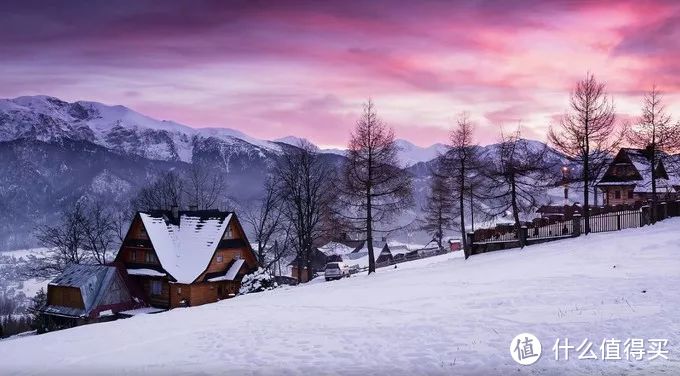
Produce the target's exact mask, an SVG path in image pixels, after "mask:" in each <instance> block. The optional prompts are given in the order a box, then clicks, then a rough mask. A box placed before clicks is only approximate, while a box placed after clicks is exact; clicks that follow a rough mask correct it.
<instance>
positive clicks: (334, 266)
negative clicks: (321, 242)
mask: <svg viewBox="0 0 680 376" xmlns="http://www.w3.org/2000/svg"><path fill="white" fill-rule="evenodd" d="M349 275H350V271H349V266H347V264H345V263H344V262H329V263H328V264H326V271H325V272H324V277H326V281H330V280H333V279H340V278H345V277H349Z"/></svg>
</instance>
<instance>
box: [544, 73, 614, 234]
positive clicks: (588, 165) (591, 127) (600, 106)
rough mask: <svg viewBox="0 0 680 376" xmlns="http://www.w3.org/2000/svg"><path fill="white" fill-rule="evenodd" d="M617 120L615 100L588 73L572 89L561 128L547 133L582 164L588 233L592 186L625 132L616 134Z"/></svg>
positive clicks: (573, 159)
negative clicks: (568, 107)
mask: <svg viewBox="0 0 680 376" xmlns="http://www.w3.org/2000/svg"><path fill="white" fill-rule="evenodd" d="M614 120H615V116H614V102H613V101H612V99H611V98H610V97H609V95H608V94H607V91H606V86H605V84H604V83H600V82H598V81H597V80H595V76H594V75H592V74H588V75H587V77H586V78H585V79H583V80H581V81H579V82H578V83H577V84H576V88H575V89H574V90H573V91H572V93H571V98H570V109H569V111H567V113H566V114H565V115H564V116H563V117H562V119H561V121H560V126H559V130H555V128H552V127H551V128H550V131H549V133H548V140H549V141H550V142H551V144H552V145H553V146H554V147H555V149H557V150H559V151H560V152H562V153H563V154H565V155H566V156H567V157H568V158H569V159H570V160H571V161H572V162H575V163H577V164H580V165H581V180H582V181H583V217H584V219H585V229H584V232H585V233H586V234H588V233H589V232H590V201H589V193H590V189H591V186H592V185H593V184H594V183H595V179H596V178H597V175H598V173H599V171H601V169H602V166H603V165H604V164H605V163H606V161H607V158H608V157H609V156H610V155H611V154H612V153H613V152H614V151H615V150H616V149H617V148H618V147H619V145H620V143H621V140H622V138H623V133H618V134H617V132H616V124H615V121H614Z"/></svg>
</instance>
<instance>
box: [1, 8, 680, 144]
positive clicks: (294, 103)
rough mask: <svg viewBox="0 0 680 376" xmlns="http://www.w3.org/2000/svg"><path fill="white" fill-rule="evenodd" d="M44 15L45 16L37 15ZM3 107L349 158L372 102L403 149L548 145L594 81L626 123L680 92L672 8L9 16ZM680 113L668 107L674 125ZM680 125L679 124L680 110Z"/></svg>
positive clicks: (18, 12) (10, 11)
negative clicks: (517, 136)
mask: <svg viewBox="0 0 680 376" xmlns="http://www.w3.org/2000/svg"><path fill="white" fill-rule="evenodd" d="M37 5H40V6H37ZM0 8H3V9H0V11H2V13H3V22H2V23H0V35H1V36H2V37H0V38H2V40H0V42H1V43H0V55H2V56H3V61H2V62H0V65H1V66H2V68H3V70H4V71H6V72H11V74H7V75H3V77H0V95H2V96H7V97H12V96H18V95H23V94H36V93H43V94H49V95H55V96H60V97H63V98H64V99H71V100H73V99H88V100H99V101H103V102H106V103H120V104H124V105H128V106H130V107H132V108H135V109H137V110H140V111H142V112H145V113H148V114H149V115H151V116H154V117H159V118H163V119H173V120H177V121H180V122H183V123H186V124H189V125H192V126H224V127H232V128H237V129H240V130H242V131H244V132H246V133H250V134H252V135H254V136H257V137H263V138H277V137H282V136H286V135H288V134H291V133H292V134H296V135H299V136H304V137H307V138H310V139H312V140H313V141H315V142H319V143H323V144H327V145H328V144H334V145H338V146H342V145H344V144H345V143H346V138H347V137H348V135H349V130H350V129H351V127H352V125H353V124H354V120H355V119H356V117H357V116H358V113H359V110H360V104H361V102H362V101H364V100H365V99H366V98H367V97H369V96H371V97H373V98H374V99H375V100H376V102H377V103H378V104H379V105H380V107H379V108H380V111H381V115H382V116H383V117H384V118H385V119H386V120H388V121H389V122H390V124H393V125H394V127H395V129H396V131H397V135H398V137H402V138H409V139H411V140H412V141H415V142H416V143H419V144H423V145H426V144H430V143H433V142H442V140H445V138H446V134H447V131H446V129H447V127H448V126H449V125H450V124H451V118H452V117H453V116H454V115H455V114H456V113H457V112H460V111H468V112H470V113H471V114H472V115H473V116H474V117H476V118H477V119H478V122H479V130H480V132H479V133H480V135H479V138H480V140H482V141H483V142H492V141H493V140H495V139H496V138H497V133H498V125H500V124H504V125H506V126H507V125H511V124H514V123H516V122H517V121H519V120H521V121H522V124H523V125H524V127H525V128H526V132H525V133H526V134H531V135H532V137H536V138H544V137H545V130H546V129H547V127H548V126H549V124H550V123H551V121H552V120H554V119H553V116H554V114H558V113H562V112H563V111H564V110H566V106H567V100H568V93H569V90H571V88H572V87H573V85H574V83H575V82H576V80H578V79H580V78H582V77H583V76H584V75H585V74H586V72H588V71H590V72H593V73H595V74H596V76H597V77H598V78H600V79H602V80H604V81H606V82H607V83H608V88H609V90H610V92H611V93H612V95H613V96H614V98H615V100H616V102H617V104H618V103H621V106H618V105H617V109H618V110H619V111H620V112H621V113H622V116H625V115H629V114H630V113H633V114H634V113H635V111H637V107H636V106H635V105H633V104H632V103H637V101H638V99H639V96H640V94H641V92H642V91H644V90H646V89H648V88H649V87H650V86H651V84H652V83H657V84H659V85H660V86H662V88H663V89H664V90H665V91H667V92H668V93H669V94H671V95H669V100H671V99H673V98H676V97H677V95H676V94H678V93H680V54H678V52H677V51H679V50H680V45H679V44H678V43H680V42H678V41H680V26H678V25H680V22H679V21H680V6H678V5H677V3H675V2H671V1H662V0H658V1H648V2H635V1H623V2H621V1H606V2H555V3H553V2H543V1H526V2H523V3H516V2H513V3H509V2H508V3H505V2H485V1H482V2H463V3H449V2H437V1H425V2H419V3H417V4H415V3H414V4H409V5H408V6H395V4H394V3H393V2H387V1H372V2H349V3H348V2H336V1H328V2H317V1H293V2H271V3H262V2H252V1H243V2H240V1H237V2H228V3H225V2H213V1H196V2H192V3H191V4H188V3H185V2H173V1H167V2H164V3H163V4H162V6H161V5H159V4H158V3H153V2H151V3H147V2H140V1H134V2H133V1H130V2H128V3H127V4H126V3H121V2H117V3H115V4H113V3H112V4H108V3H99V2H94V3H91V2H84V3H63V4H58V5H51V6H44V5H42V4H32V3H31V1H25V2H21V3H12V4H3V5H0ZM678 105H679V104H677V103H668V107H669V109H670V110H671V111H673V110H677V109H679V108H678ZM676 112H677V111H676Z"/></svg>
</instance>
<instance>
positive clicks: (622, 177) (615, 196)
mask: <svg viewBox="0 0 680 376" xmlns="http://www.w3.org/2000/svg"><path fill="white" fill-rule="evenodd" d="M664 160H667V158H666V156H665V155H663V156H662V157H661V158H660V160H659V161H658V162H657V164H656V166H654V169H655V171H656V174H657V177H658V178H657V180H656V184H657V194H658V196H659V199H662V200H664V199H671V198H676V197H677V192H678V191H680V180H679V179H678V177H677V176H675V175H674V174H671V175H669V173H668V171H667V170H666V166H665V165H664ZM596 186H597V188H598V189H600V190H601V191H602V192H603V195H604V203H605V204H606V205H622V204H635V203H636V202H641V201H647V200H649V199H651V197H652V166H651V158H650V156H649V153H648V152H647V151H646V150H644V149H631V148H622V149H621V150H619V152H618V153H617V154H616V156H615V157H614V159H613V160H612V161H611V163H610V164H609V166H608V167H607V169H606V171H605V172H604V174H603V175H602V177H601V178H600V179H599V181H598V182H597V183H596Z"/></svg>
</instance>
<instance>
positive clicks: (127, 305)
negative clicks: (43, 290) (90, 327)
mask: <svg viewBox="0 0 680 376" xmlns="http://www.w3.org/2000/svg"><path fill="white" fill-rule="evenodd" d="M127 282H128V281H126V280H125V278H124V277H123V276H122V275H121V274H120V273H119V271H118V269H117V268H116V267H114V266H106V265H70V266H68V267H67V268H66V270H65V271H64V272H63V273H62V274H61V275H59V276H58V277H57V278H55V279H53V280H52V281H51V282H50V283H49V284H48V285H47V304H46V305H45V306H44V307H42V308H41V314H42V316H43V321H44V325H45V328H46V329H50V330H53V329H61V328H69V327H73V326H77V325H81V324H87V323H91V322H98V321H106V320H110V319H112V318H114V316H115V315H116V314H118V313H119V312H121V311H125V310H129V309H134V308H138V307H142V306H144V305H145V304H144V302H143V301H142V299H141V298H142V297H141V294H140V293H139V290H135V289H134V287H133V286H130V285H129V283H127ZM135 295H136V296H135Z"/></svg>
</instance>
